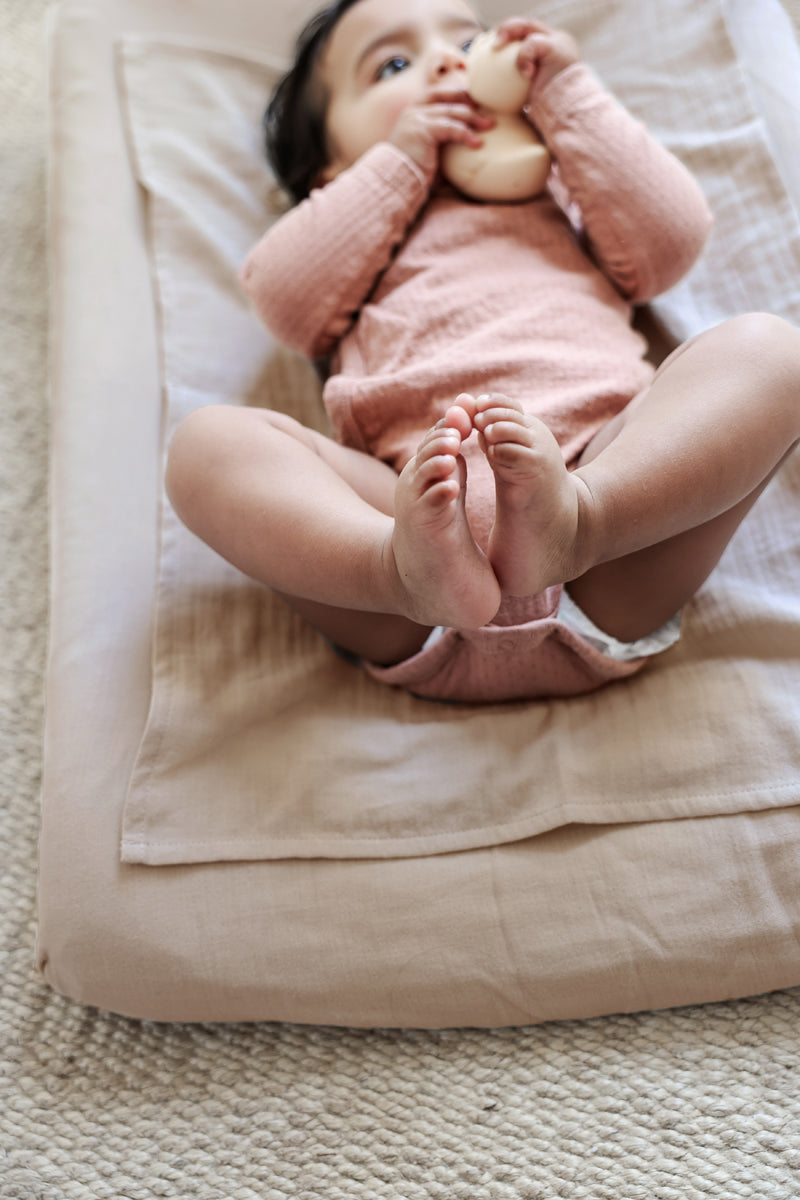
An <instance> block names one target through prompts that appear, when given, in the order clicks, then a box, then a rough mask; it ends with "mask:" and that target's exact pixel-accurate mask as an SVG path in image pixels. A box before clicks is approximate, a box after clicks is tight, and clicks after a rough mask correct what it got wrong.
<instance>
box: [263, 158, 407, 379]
mask: <svg viewBox="0 0 800 1200" xmlns="http://www.w3.org/2000/svg"><path fill="white" fill-rule="evenodd" d="M429 190H430V180H426V179H425V177H424V174H423V172H422V171H421V170H420V169H418V168H417V167H416V166H415V165H414V164H413V163H412V162H411V160H410V159H409V158H407V157H406V156H405V155H404V154H402V153H401V152H400V151H399V150H397V149H395V147H393V146H391V145H389V144H388V143H381V144H380V145H377V146H374V147H373V148H372V149H371V150H369V151H368V152H367V153H366V154H365V155H363V156H362V158H360V159H359V160H358V162H357V163H356V164H355V165H354V166H352V167H350V168H349V169H348V170H347V171H344V172H343V173H342V174H341V175H339V176H337V178H336V179H334V180H333V181H332V182H331V183H329V184H327V185H326V186H325V187H324V188H320V189H318V190H315V191H313V192H312V193H311V195H310V196H309V197H308V199H307V200H304V201H303V202H302V203H301V204H299V205H298V206H297V207H296V208H294V209H292V210H291V211H290V212H288V213H287V214H286V215H285V216H284V217H282V218H281V219H280V220H279V221H278V222H277V223H276V224H275V225H273V226H272V228H271V229H269V230H268V232H267V233H266V234H265V236H264V237H263V238H262V239H261V241H260V242H258V244H257V245H256V246H255V247H254V249H253V250H252V251H251V252H250V254H249V255H248V257H247V259H246V261H245V263H244V265H243V267H242V270H241V272H240V281H241V283H242V286H243V287H244V289H245V291H246V292H247V294H248V295H249V297H250V299H251V301H252V303H253V305H254V306H255V308H256V311H257V312H258V314H259V315H260V317H261V319H262V320H263V321H264V323H265V325H266V326H267V327H268V328H269V329H270V330H271V331H272V333H274V334H275V336H276V337H277V338H278V339H279V340H280V341H282V342H283V343H284V344H285V345H287V346H290V347H291V348H292V349H295V350H298V351H299V352H300V353H302V354H304V355H306V357H308V358H321V357H323V356H324V355H326V354H328V353H330V351H331V350H332V349H333V347H334V346H335V345H336V344H337V343H338V342H339V341H340V339H341V338H342V337H343V336H344V334H345V333H346V332H347V331H348V329H349V328H350V326H351V325H352V324H353V321H354V320H355V319H356V317H357V315H358V312H359V311H360V309H361V307H362V305H363V304H364V301H365V300H366V299H367V297H368V296H369V294H370V292H371V291H372V290H373V288H374V286H375V283H376V281H377V279H378V278H379V277H380V275H381V274H382V272H383V271H385V269H386V268H387V267H388V265H389V263H390V262H391V260H392V257H393V255H394V252H395V250H396V249H397V247H398V246H399V245H400V244H401V243H402V242H403V240H404V239H405V237H406V234H407V233H408V230H409V227H410V226H411V225H412V223H413V222H414V219H415V218H416V216H417V214H418V213H419V211H420V209H421V208H422V206H423V205H424V203H425V201H426V200H427V198H428V194H429Z"/></svg>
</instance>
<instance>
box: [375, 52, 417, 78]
mask: <svg viewBox="0 0 800 1200" xmlns="http://www.w3.org/2000/svg"><path fill="white" fill-rule="evenodd" d="M407 66H409V61H408V59H407V58H406V56H405V55H404V54H393V55H392V57H391V58H389V59H387V60H386V62H385V63H382V64H381V66H380V67H378V70H377V71H376V73H375V78H376V79H391V77H392V75H397V74H398V73H399V72H400V71H405V69H406V67H407Z"/></svg>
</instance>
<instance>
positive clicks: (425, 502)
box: [391, 406, 500, 629]
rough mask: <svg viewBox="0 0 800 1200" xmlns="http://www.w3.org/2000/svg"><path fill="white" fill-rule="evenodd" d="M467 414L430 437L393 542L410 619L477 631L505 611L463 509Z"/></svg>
mask: <svg viewBox="0 0 800 1200" xmlns="http://www.w3.org/2000/svg"><path fill="white" fill-rule="evenodd" d="M470 432H471V420H470V418H469V416H468V415H467V413H466V412H465V411H464V409H463V408H459V407H457V406H456V407H454V408H451V409H450V410H449V411H448V413H447V415H446V416H445V418H444V420H443V421H440V422H439V424H438V425H436V426H435V427H434V428H433V429H431V430H429V432H428V433H427V434H426V435H425V437H424V438H423V439H422V441H421V442H420V445H419V447H418V449H417V453H416V454H415V455H414V457H413V458H412V459H411V460H410V462H408V464H407V465H406V466H405V467H404V469H403V471H402V472H401V474H400V477H399V479H398V481H397V491H396V493H395V523H394V532H393V534H392V540H391V551H392V553H393V556H394V563H395V565H396V569H397V574H398V577H399V583H400V588H401V592H402V593H403V594H404V596H405V600H404V604H403V608H404V613H405V615H406V616H408V617H410V618H411V619H412V620H414V621H418V622H419V623H420V624H422V625H448V626H452V627H454V628H456V629H477V628H479V627H480V626H481V625H485V624H486V623H487V622H488V621H490V620H491V619H492V617H493V616H494V615H495V613H496V612H497V609H498V608H499V606H500V587H499V584H498V582H497V580H496V578H495V575H494V572H493V571H492V568H491V567H490V565H489V562H488V560H487V558H486V556H485V554H484V553H483V551H482V550H480V549H479V547H478V546H477V545H476V543H475V539H474V538H473V536H472V531H471V529H470V527H469V522H468V520H467V515H466V511H465V507H464V499H465V493H466V464H465V462H464V459H463V457H462V456H461V442H462V439H464V438H466V437H468V436H469V433H470Z"/></svg>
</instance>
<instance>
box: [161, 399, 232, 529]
mask: <svg viewBox="0 0 800 1200" xmlns="http://www.w3.org/2000/svg"><path fill="white" fill-rule="evenodd" d="M230 411H231V410H230V409H229V408H226V407H225V406H224V405H216V404H214V405H208V406H207V407H204V408H198V409H196V410H195V411H194V412H193V413H190V414H189V416H188V417H184V419H183V421H181V423H180V425H179V426H178V428H177V429H176V430H175V433H174V434H173V437H172V440H171V442H170V445H169V449H168V451H167V463H166V472H165V479H164V482H165V486H166V490H167V495H168V496H169V499H170V502H171V503H172V506H173V508H174V509H175V510H176V512H178V513H179V514H180V515H184V514H185V513H186V512H187V511H188V510H189V509H190V508H192V507H194V505H195V504H196V503H197V502H198V500H199V498H201V497H202V495H203V492H204V490H207V489H208V487H209V485H210V483H211V481H212V479H213V476H214V473H215V472H216V471H218V470H220V469H225V462H224V460H225V458H226V457H227V455H226V453H225V450H226V446H227V445H228V444H229V440H230V439H229V434H230V430H229V424H230V421H229V417H230Z"/></svg>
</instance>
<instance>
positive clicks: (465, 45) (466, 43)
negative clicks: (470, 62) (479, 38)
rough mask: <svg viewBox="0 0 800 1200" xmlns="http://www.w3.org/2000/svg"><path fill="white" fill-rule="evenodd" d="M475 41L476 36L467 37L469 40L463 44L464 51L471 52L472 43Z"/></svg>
mask: <svg viewBox="0 0 800 1200" xmlns="http://www.w3.org/2000/svg"><path fill="white" fill-rule="evenodd" d="M474 41H475V38H474V37H471V38H467V40H466V41H465V42H463V43H462V45H461V50H462V53H464V54H469V52H470V50H471V49H472V43H473V42H474Z"/></svg>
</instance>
